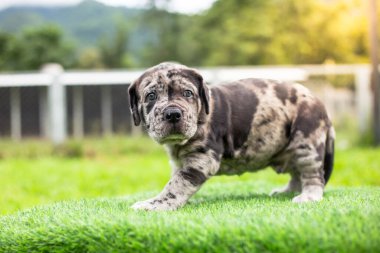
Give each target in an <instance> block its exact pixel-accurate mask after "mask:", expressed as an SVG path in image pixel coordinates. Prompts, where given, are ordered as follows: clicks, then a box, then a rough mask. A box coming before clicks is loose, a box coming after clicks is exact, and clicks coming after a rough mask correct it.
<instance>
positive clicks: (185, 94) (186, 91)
mask: <svg viewBox="0 0 380 253" xmlns="http://www.w3.org/2000/svg"><path fill="white" fill-rule="evenodd" d="M183 96H184V97H187V98H191V97H192V96H193V92H192V91H191V90H185V91H184V92H183Z"/></svg>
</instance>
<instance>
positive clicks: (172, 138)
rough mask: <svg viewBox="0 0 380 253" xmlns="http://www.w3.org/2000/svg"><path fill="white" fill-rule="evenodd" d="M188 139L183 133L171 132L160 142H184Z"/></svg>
mask: <svg viewBox="0 0 380 253" xmlns="http://www.w3.org/2000/svg"><path fill="white" fill-rule="evenodd" d="M186 141H187V138H186V136H184V135H183V134H170V135H168V136H165V137H163V138H162V139H161V140H160V141H159V142H160V143H161V144H182V143H184V142H186Z"/></svg>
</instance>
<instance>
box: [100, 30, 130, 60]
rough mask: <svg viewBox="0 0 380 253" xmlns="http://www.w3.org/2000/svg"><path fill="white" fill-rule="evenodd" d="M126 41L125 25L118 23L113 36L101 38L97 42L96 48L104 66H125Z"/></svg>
mask: <svg viewBox="0 0 380 253" xmlns="http://www.w3.org/2000/svg"><path fill="white" fill-rule="evenodd" d="M127 42H128V31H127V27H126V26H124V25H123V24H121V23H119V25H118V26H117V29H116V31H115V34H114V36H113V38H110V39H107V38H103V40H101V41H100V42H99V45H98V48H99V52H100V58H101V61H102V63H103V65H104V67H106V68H121V67H127V66H128V65H129V62H128V60H127V57H128V56H127V54H126V53H127V46H126V45H127Z"/></svg>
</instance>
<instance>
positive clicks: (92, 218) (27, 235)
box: [0, 182, 380, 252]
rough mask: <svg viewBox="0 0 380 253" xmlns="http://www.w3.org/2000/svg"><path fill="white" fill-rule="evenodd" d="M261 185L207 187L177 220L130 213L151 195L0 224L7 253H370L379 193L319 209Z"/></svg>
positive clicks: (335, 196)
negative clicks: (275, 194) (273, 193)
mask: <svg viewBox="0 0 380 253" xmlns="http://www.w3.org/2000/svg"><path fill="white" fill-rule="evenodd" d="M269 190H270V187H269V186H268V184H263V182H260V183H257V182H234V183H224V184H221V183H214V184H209V185H206V186H205V187H204V188H203V189H202V190H201V191H200V192H199V193H198V194H197V195H196V196H195V197H194V198H193V199H192V200H191V201H190V203H189V205H187V206H186V207H185V208H183V209H181V210H179V211H175V212H144V211H139V212H138V211H133V210H131V209H130V205H131V204H132V203H133V202H134V201H136V200H138V199H143V198H146V197H148V196H151V195H152V194H153V193H149V194H148V193H146V194H138V195H132V196H129V197H127V198H103V199H102V198H99V199H85V200H79V201H68V202H61V203H58V204H54V205H48V206H42V207H38V208H33V209H29V210H27V211H23V212H19V213H16V214H14V215H10V216H4V217H2V218H0V227H1V228H2V229H1V232H0V250H2V251H5V252H44V251H45V252H376V251H378V249H379V248H380V240H379V238H380V212H379V210H380V187H350V188H348V187H338V188H335V187H332V188H329V189H328V190H327V192H326V195H325V199H324V200H323V201H322V202H320V203H310V204H303V205H296V204H293V203H291V202H290V199H291V197H292V196H290V195H288V196H282V197H276V198H270V197H268V195H267V194H266V193H267V191H269Z"/></svg>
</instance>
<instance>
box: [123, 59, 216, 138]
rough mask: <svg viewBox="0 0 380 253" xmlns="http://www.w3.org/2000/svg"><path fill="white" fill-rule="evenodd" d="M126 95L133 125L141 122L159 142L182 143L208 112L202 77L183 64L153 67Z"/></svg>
mask: <svg viewBox="0 0 380 253" xmlns="http://www.w3.org/2000/svg"><path fill="white" fill-rule="evenodd" d="M128 92H129V101H130V107H131V112H132V116H133V120H134V123H135V125H136V126H138V125H139V124H140V122H142V123H143V124H144V125H145V127H146V129H147V131H148V134H149V136H151V137H152V138H153V139H154V140H156V141H157V142H159V143H168V144H181V143H186V142H187V140H189V139H190V138H191V137H193V136H194V134H195V133H196V131H197V128H198V124H199V123H200V122H202V121H204V119H205V117H206V114H208V113H209V93H208V89H207V86H206V85H205V84H204V82H203V78H202V76H201V75H200V74H199V73H198V72H197V71H196V70H194V69H190V68H188V67H186V66H184V65H180V64H176V63H170V62H167V63H161V64H159V65H157V66H154V67H152V68H150V69H148V70H147V71H145V72H144V73H143V74H142V75H141V76H140V77H139V78H138V79H137V80H136V81H135V82H134V83H132V85H131V86H130V87H129V91H128Z"/></svg>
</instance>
